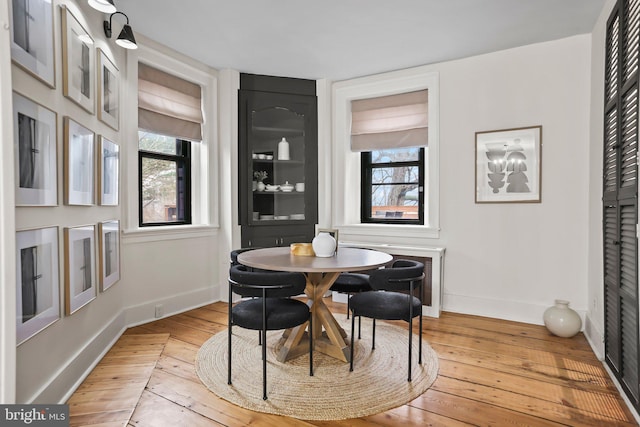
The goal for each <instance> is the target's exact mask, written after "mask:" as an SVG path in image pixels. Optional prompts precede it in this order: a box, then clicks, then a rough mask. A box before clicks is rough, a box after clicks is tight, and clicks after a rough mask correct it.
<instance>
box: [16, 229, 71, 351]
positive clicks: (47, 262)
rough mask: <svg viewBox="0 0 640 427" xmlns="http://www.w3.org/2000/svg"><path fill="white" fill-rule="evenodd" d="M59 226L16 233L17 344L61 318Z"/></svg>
mask: <svg viewBox="0 0 640 427" xmlns="http://www.w3.org/2000/svg"><path fill="white" fill-rule="evenodd" d="M59 292H60V286H59V263H58V227H48V228H39V229H33V230H22V231H17V232H16V341H17V344H18V345H20V344H22V343H23V342H25V341H26V340H28V339H29V338H31V337H32V336H34V335H35V334H37V333H38V332H40V331H42V330H43V329H45V328H46V327H47V326H49V325H51V324H52V323H54V322H56V321H57V320H58V319H60V294H59Z"/></svg>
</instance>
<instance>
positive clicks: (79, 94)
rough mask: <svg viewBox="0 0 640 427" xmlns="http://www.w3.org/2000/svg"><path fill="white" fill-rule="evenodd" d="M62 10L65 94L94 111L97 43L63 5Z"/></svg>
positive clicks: (63, 90)
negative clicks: (95, 43) (95, 44)
mask: <svg viewBox="0 0 640 427" xmlns="http://www.w3.org/2000/svg"><path fill="white" fill-rule="evenodd" d="M60 9H61V11H62V93H63V94H64V96H66V97H67V98H69V99H71V100H72V101H73V102H75V103H76V104H78V105H79V106H81V107H82V108H84V109H85V110H87V111H88V112H89V113H92V114H93V111H94V104H95V102H94V101H95V96H94V92H95V73H94V70H93V67H94V64H95V59H94V55H95V49H94V42H93V39H92V38H91V36H90V35H89V33H88V32H87V30H85V28H84V27H83V26H82V25H81V24H80V22H78V20H77V19H76V17H75V16H74V15H73V13H71V11H70V10H69V9H68V8H67V7H65V6H64V5H61V6H60Z"/></svg>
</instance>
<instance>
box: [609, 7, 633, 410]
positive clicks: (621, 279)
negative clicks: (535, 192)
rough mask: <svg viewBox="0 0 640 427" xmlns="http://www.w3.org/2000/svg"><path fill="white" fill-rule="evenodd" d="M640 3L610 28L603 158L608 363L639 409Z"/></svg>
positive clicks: (623, 10) (615, 17) (622, 10)
mask: <svg viewBox="0 0 640 427" xmlns="http://www.w3.org/2000/svg"><path fill="white" fill-rule="evenodd" d="M639 31H640V0H619V1H618V4H617V5H616V7H615V8H614V10H613V12H612V14H611V16H610V18H609V21H608V23H607V40H606V66H605V111H604V118H605V120H604V157H603V197H602V201H603V214H602V222H603V245H604V247H603V254H604V255H603V257H604V301H605V359H606V363H607V365H608V366H609V367H610V368H611V370H612V371H613V373H614V374H615V376H616V377H617V379H618V380H619V382H620V384H621V385H622V387H623V389H624V390H625V393H626V394H627V396H628V397H629V399H630V401H631V402H632V403H633V404H634V406H635V407H636V408H639V407H640V406H639V402H640V393H639V392H640V386H639V384H638V371H639V369H638V368H639V361H638V345H639V332H640V329H639V327H638V324H639V321H638V318H639V316H638V309H639V307H638V266H637V261H638V237H637V223H638V203H637V199H638V155H637V154H638V128H639V124H638V61H639V54H640V33H639Z"/></svg>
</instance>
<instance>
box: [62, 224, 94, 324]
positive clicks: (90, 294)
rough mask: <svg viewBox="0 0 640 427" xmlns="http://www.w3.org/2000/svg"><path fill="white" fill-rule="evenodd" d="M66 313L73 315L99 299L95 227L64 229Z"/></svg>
mask: <svg viewBox="0 0 640 427" xmlns="http://www.w3.org/2000/svg"><path fill="white" fill-rule="evenodd" d="M64 260H65V269H64V284H65V312H66V314H67V315H71V314H73V313H75V312H76V311H78V310H79V309H81V308H82V307H84V306H85V305H87V304H89V303H90V302H91V301H93V299H95V297H96V293H97V292H96V290H97V286H96V268H95V266H96V240H95V226H93V225H86V226H81V227H71V228H65V229H64Z"/></svg>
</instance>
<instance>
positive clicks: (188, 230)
mask: <svg viewBox="0 0 640 427" xmlns="http://www.w3.org/2000/svg"><path fill="white" fill-rule="evenodd" d="M219 228H220V227H219V226H217V225H201V224H197V225H163V226H155V227H139V228H130V229H127V230H123V232H122V236H123V239H124V240H126V242H127V243H129V242H130V243H141V242H155V241H161V240H178V239H193V238H200V237H207V236H213V235H215V234H217V232H218V229H219Z"/></svg>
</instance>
